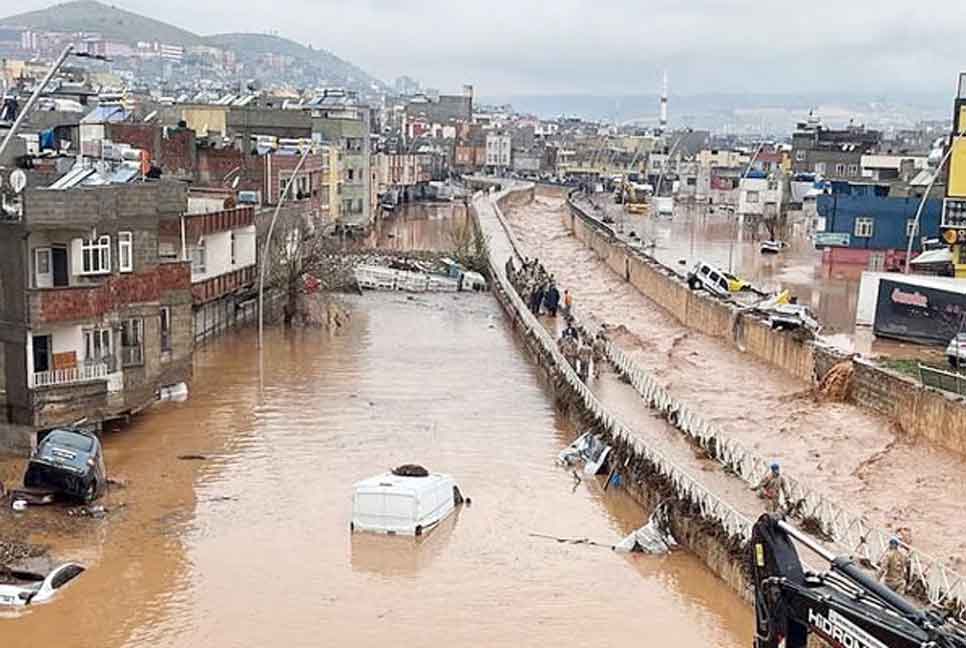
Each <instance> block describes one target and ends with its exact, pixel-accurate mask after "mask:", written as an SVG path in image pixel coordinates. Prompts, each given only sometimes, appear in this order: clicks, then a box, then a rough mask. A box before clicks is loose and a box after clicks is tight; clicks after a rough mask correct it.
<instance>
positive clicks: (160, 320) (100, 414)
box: [0, 182, 193, 430]
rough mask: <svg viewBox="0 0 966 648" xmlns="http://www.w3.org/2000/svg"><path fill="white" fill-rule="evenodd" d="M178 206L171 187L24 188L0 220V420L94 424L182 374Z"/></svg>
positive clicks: (184, 347) (145, 400)
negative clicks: (2, 401)
mask: <svg viewBox="0 0 966 648" xmlns="http://www.w3.org/2000/svg"><path fill="white" fill-rule="evenodd" d="M186 204H187V201H186V193H185V188H184V185H182V184H180V183H167V182H157V183H136V184H123V185H104V186H96V187H78V188H73V189H68V190H57V189H28V190H27V192H26V193H25V194H24V196H23V213H22V216H21V217H20V219H18V220H8V221H0V276H2V277H3V280H2V281H0V320H2V321H3V322H4V326H3V327H0V329H2V331H3V334H2V337H0V339H2V343H3V358H4V363H3V365H4V375H3V383H4V384H3V387H4V389H5V393H6V412H5V418H6V421H5V422H7V423H10V424H15V425H18V426H24V427H26V428H28V429H31V430H44V429H49V428H51V427H54V426H58V425H65V424H69V423H72V422H74V421H77V420H79V419H87V421H89V422H91V423H95V424H99V423H101V422H103V421H105V420H108V419H112V418H117V417H122V416H125V415H127V414H129V413H132V412H136V411H138V410H140V409H142V408H144V407H146V406H147V405H148V404H150V403H151V402H152V401H153V400H154V398H155V394H156V392H157V390H158V389H159V388H161V387H163V386H167V385H171V384H176V383H179V382H183V381H187V380H188V379H189V378H190V376H191V353H192V345H193V343H192V320H191V271H190V266H189V264H188V263H185V262H182V261H180V258H179V256H178V254H177V251H178V250H179V249H181V248H182V247H183V245H184V243H183V237H182V236H181V234H180V227H178V225H177V224H178V222H179V220H180V218H181V215H182V214H183V213H184V211H185V207H186ZM171 223H174V226H171V225H170V224H171ZM166 231H168V232H171V234H170V235H167V236H166V235H165V232H166Z"/></svg>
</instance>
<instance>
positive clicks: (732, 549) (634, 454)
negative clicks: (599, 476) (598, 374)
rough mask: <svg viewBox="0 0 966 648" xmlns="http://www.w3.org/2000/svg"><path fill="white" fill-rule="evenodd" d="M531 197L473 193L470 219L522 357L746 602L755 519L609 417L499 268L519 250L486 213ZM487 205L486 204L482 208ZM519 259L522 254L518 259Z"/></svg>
mask: <svg viewBox="0 0 966 648" xmlns="http://www.w3.org/2000/svg"><path fill="white" fill-rule="evenodd" d="M532 198H533V187H532V186H517V185H515V186H514V187H513V188H511V189H507V190H504V191H502V192H499V193H496V194H495V195H486V194H478V197H477V199H476V201H475V202H474V209H473V210H472V212H471V213H473V214H474V215H475V220H476V223H477V226H478V227H480V229H481V230H482V231H483V233H484V235H486V236H488V237H489V238H490V241H491V254H490V262H491V268H490V272H491V277H492V288H493V293H494V295H495V296H496V298H497V300H498V301H499V303H500V305H501V306H502V308H503V310H504V311H505V313H506V315H507V318H508V319H509V321H510V323H511V326H512V327H513V328H514V330H515V331H516V333H517V334H518V335H519V336H520V339H521V340H522V342H523V344H524V346H525V348H526V349H527V352H528V353H529V354H530V355H531V356H532V357H533V359H534V360H535V362H536V364H537V366H538V367H539V368H540V370H541V371H542V373H543V375H544V376H545V378H546V380H547V383H548V384H549V385H550V386H551V388H552V391H553V394H554V398H555V399H556V402H557V405H558V407H559V408H560V409H562V410H564V411H566V412H567V413H568V414H569V415H570V416H571V417H572V418H573V419H574V421H575V422H576V423H577V424H578V425H579V426H580V429H581V430H589V431H592V432H594V433H596V434H600V435H601V436H602V437H604V438H605V439H606V440H607V442H608V443H609V444H611V445H612V452H611V455H610V456H611V462H612V464H611V465H613V466H616V467H617V474H619V475H620V476H621V482H622V485H623V488H625V490H626V491H627V492H628V493H629V494H630V495H631V496H632V497H633V498H634V499H635V500H636V501H637V502H638V503H639V504H640V505H641V506H642V507H643V508H644V509H645V510H649V511H650V510H654V509H655V508H656V507H657V506H658V504H660V503H664V504H665V505H666V506H668V507H669V509H670V516H669V517H670V519H671V529H670V530H671V532H672V533H673V534H674V537H675V538H676V539H677V540H678V542H680V543H681V544H682V545H683V546H685V547H686V548H687V549H688V550H689V551H691V552H693V553H694V554H695V555H697V556H698V558H699V559H700V560H702V561H703V562H704V563H705V564H706V565H707V566H708V567H709V568H710V569H711V570H712V571H713V572H714V573H715V574H716V575H718V576H719V577H720V578H721V579H722V580H724V581H725V582H726V583H728V585H729V586H730V587H731V588H732V589H733V590H734V591H736V592H737V593H738V594H739V595H741V596H742V597H743V598H744V599H745V600H746V601H748V602H749V603H750V602H751V600H752V599H751V588H750V581H749V574H750V572H749V566H748V564H747V543H748V539H749V538H750V533H751V526H752V521H751V520H749V519H748V518H746V517H745V516H743V515H742V514H741V513H740V512H738V511H737V510H735V509H734V508H733V507H731V506H730V505H729V504H727V503H726V502H724V501H723V500H721V499H719V498H718V497H717V496H716V495H715V494H714V493H712V492H711V491H709V490H708V489H706V488H705V487H704V486H703V485H702V484H701V483H700V482H698V481H697V480H696V479H694V478H693V477H692V476H691V475H690V474H688V473H687V471H685V470H684V469H682V468H681V467H679V466H677V465H676V464H675V463H674V462H673V461H671V460H670V459H668V458H667V457H665V456H663V455H662V454H661V453H660V452H658V451H656V450H654V449H652V448H649V447H647V446H646V445H644V444H643V443H642V442H641V441H640V439H638V438H637V437H636V436H635V435H634V434H633V433H632V431H631V430H629V429H627V428H626V427H625V426H624V424H623V423H621V422H620V421H619V420H618V419H617V418H615V417H614V416H612V415H611V414H610V413H609V412H607V411H606V410H605V409H604V407H603V405H602V404H601V403H600V402H599V401H598V400H597V398H596V396H594V394H593V393H592V392H591V390H590V389H588V388H587V387H586V385H584V384H583V382H582V381H581V380H580V379H579V377H578V376H577V374H576V373H575V372H574V371H573V369H572V368H571V367H570V365H569V364H568V363H567V362H566V361H565V360H564V358H563V357H562V356H561V355H560V353H559V351H558V350H557V346H556V341H555V340H553V339H552V336H551V335H550V334H549V333H548V332H547V331H546V329H545V328H544V327H543V326H542V324H540V322H539V321H537V320H536V318H535V317H534V316H533V315H532V314H531V313H530V311H529V310H528V309H527V308H526V306H525V304H524V303H523V302H522V300H521V299H520V297H519V296H518V295H517V294H516V291H515V290H514V289H513V287H512V286H511V285H510V283H509V281H508V279H507V277H506V275H505V270H504V264H505V262H506V258H501V257H503V256H505V255H506V252H507V250H510V251H511V253H513V254H516V253H515V251H513V250H514V249H515V248H516V246H515V244H514V242H513V241H512V233H511V232H510V231H509V230H508V229H503V230H502V231H499V235H500V236H501V237H505V238H506V240H508V241H510V246H511V247H510V248H501V247H500V246H497V245H495V244H494V241H493V238H494V232H495V231H496V228H501V227H502V225H501V224H500V221H501V220H502V219H498V218H497V217H496V214H495V213H493V214H480V213H478V212H482V211H484V210H489V209H493V210H499V209H506V208H508V207H509V206H512V205H518V204H525V203H527V202H529V201H530V200H532ZM487 203H489V204H487ZM517 258H518V259H519V256H518V255H517Z"/></svg>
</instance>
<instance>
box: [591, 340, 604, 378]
mask: <svg viewBox="0 0 966 648" xmlns="http://www.w3.org/2000/svg"><path fill="white" fill-rule="evenodd" d="M592 349H593V352H594V378H600V369H601V367H603V366H604V360H605V359H606V358H607V338H605V337H604V332H603V331H598V332H597V335H596V337H594V342H593V345H592Z"/></svg>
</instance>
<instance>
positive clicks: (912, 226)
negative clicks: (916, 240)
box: [906, 218, 916, 239]
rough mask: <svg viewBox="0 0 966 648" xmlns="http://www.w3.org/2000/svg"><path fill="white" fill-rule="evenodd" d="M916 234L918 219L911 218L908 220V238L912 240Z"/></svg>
mask: <svg viewBox="0 0 966 648" xmlns="http://www.w3.org/2000/svg"><path fill="white" fill-rule="evenodd" d="M915 234H916V219H915V218H910V219H907V220H906V238H907V239H908V238H912V237H913V236H915Z"/></svg>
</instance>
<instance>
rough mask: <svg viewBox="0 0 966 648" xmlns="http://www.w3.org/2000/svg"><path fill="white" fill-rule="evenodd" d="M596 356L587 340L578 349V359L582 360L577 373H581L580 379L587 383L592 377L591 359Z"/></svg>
mask: <svg viewBox="0 0 966 648" xmlns="http://www.w3.org/2000/svg"><path fill="white" fill-rule="evenodd" d="M593 357H594V352H593V350H592V349H591V348H590V345H589V344H587V343H586V342H585V343H583V344H581V345H580V349H579V350H578V351H577V359H578V360H580V369H579V370H578V371H577V373H578V374H579V375H580V379H581V380H583V381H584V382H585V383H586V382H587V379H588V378H590V361H591V359H593Z"/></svg>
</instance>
